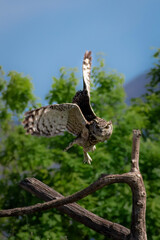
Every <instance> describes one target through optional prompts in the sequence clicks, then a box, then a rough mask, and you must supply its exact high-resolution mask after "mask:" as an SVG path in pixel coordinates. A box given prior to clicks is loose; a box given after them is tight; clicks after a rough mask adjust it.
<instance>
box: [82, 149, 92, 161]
mask: <svg viewBox="0 0 160 240" xmlns="http://www.w3.org/2000/svg"><path fill="white" fill-rule="evenodd" d="M83 154H84V160H83V162H84V163H88V164H91V162H92V158H91V157H90V156H89V154H88V153H87V152H85V151H84V150H83Z"/></svg>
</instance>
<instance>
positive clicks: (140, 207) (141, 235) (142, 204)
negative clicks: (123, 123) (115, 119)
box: [131, 130, 147, 240]
mask: <svg viewBox="0 0 160 240" xmlns="http://www.w3.org/2000/svg"><path fill="white" fill-rule="evenodd" d="M140 136H141V132H140V130H133V144H132V168H131V171H132V172H135V175H136V176H137V178H135V179H134V183H133V184H132V185H131V189H132V222H131V239H134V240H137V239H138V240H147V235H146V220H145V212H146V191H145V186H144V183H143V178H142V175H141V173H140V171H139V148H140ZM135 180H136V181H135Z"/></svg>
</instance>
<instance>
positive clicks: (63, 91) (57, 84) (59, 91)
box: [46, 67, 78, 104]
mask: <svg viewBox="0 0 160 240" xmlns="http://www.w3.org/2000/svg"><path fill="white" fill-rule="evenodd" d="M75 71H76V69H70V70H69V72H68V71H67V70H66V69H65V68H64V67H63V68H61V69H60V77H59V78H56V77H53V84H52V90H50V91H49V94H48V95H47V96H46V100H48V103H49V104H52V103H64V102H66V103H67V102H68V103H69V102H71V101H72V98H73V96H74V95H75V93H76V91H75V87H76V85H77V83H78V80H77V79H76V77H75Z"/></svg>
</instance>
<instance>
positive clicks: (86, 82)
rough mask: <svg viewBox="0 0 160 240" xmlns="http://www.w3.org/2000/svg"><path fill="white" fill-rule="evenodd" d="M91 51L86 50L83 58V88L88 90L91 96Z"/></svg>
mask: <svg viewBox="0 0 160 240" xmlns="http://www.w3.org/2000/svg"><path fill="white" fill-rule="evenodd" d="M91 53H92V52H91V51H89V52H88V51H86V52H85V54H84V59H83V66H82V71H83V90H87V93H88V96H89V98H90V77H91V65H92V57H91Z"/></svg>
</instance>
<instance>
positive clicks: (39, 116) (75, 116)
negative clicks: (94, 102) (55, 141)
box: [23, 51, 113, 164]
mask: <svg viewBox="0 0 160 240" xmlns="http://www.w3.org/2000/svg"><path fill="white" fill-rule="evenodd" d="M91 63H92V57H91V51H86V52H85V54H84V59H83V67H82V72H83V90H80V91H78V92H77V93H76V95H75V96H74V97H73V101H72V103H63V104H54V105H49V106H46V107H41V108H38V109H34V110H32V111H28V112H26V113H25V119H24V121H23V125H24V128H25V129H26V132H27V133H28V134H31V135H36V136H45V137H53V136H57V135H61V134H62V133H64V132H65V131H67V132H69V133H71V134H73V135H74V136H76V138H75V139H74V140H73V141H72V142H70V143H69V145H68V147H66V149H65V151H67V150H68V149H69V148H71V147H72V146H73V145H74V144H78V145H79V146H81V147H82V148H83V153H84V163H88V164H91V161H92V159H91V157H90V156H89V154H88V152H90V151H94V150H95V149H96V147H95V145H96V144H97V143H99V142H104V141H105V140H107V139H108V138H109V137H110V136H111V134H112V131H113V126H112V122H111V121H105V120H104V119H102V118H99V117H97V116H96V114H95V113H94V111H93V109H92V107H91V104H90V75H91Z"/></svg>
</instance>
